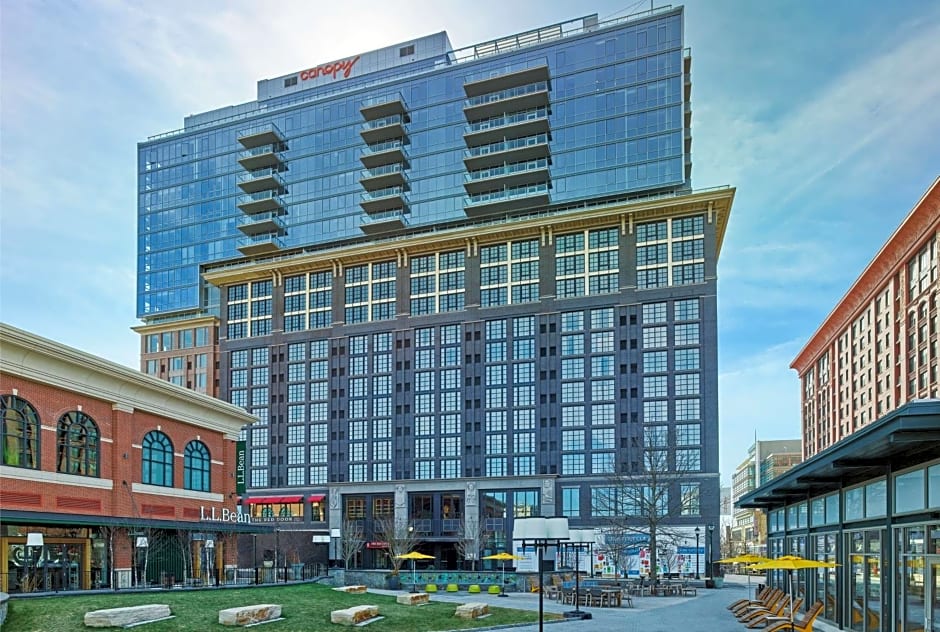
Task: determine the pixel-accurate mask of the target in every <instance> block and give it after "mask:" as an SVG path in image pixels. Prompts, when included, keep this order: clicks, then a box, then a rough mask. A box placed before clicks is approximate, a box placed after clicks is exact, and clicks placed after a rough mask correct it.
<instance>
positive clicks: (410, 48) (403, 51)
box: [398, 44, 415, 57]
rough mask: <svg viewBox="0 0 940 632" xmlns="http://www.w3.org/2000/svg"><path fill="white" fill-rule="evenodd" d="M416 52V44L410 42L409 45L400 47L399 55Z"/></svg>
mask: <svg viewBox="0 0 940 632" xmlns="http://www.w3.org/2000/svg"><path fill="white" fill-rule="evenodd" d="M414 54H415V45H414V44H408V46H402V47H401V48H399V49H398V56H399V57H407V56H408V55H414Z"/></svg>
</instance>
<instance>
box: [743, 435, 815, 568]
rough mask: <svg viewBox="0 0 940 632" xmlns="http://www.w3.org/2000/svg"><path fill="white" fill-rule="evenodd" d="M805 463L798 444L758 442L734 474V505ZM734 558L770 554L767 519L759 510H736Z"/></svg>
mask: <svg viewBox="0 0 940 632" xmlns="http://www.w3.org/2000/svg"><path fill="white" fill-rule="evenodd" d="M802 460H803V446H802V443H801V442H800V441H799V440H797V439H794V440H775V441H755V442H754V443H753V444H751V447H749V448H748V450H747V459H745V460H744V462H742V463H741V464H740V465H739V466H738V467H737V469H735V471H734V476H733V477H732V490H733V491H732V494H733V499H734V501H733V502H734V503H737V501H738V500H740V499H741V497H742V496H744V495H745V494H748V493H750V492H752V491H754V490H755V489H757V488H758V487H760V486H761V485H763V484H765V483H768V482H770V481H771V480H773V479H774V478H776V477H777V476H779V475H781V474H783V473H784V472H786V471H787V470H789V469H790V468H791V467H793V466H794V465H796V464H797V463H799V462H800V461H802ZM730 540H731V544H730V548H731V551H732V555H737V554H740V553H753V554H756V555H766V553H767V517H766V516H765V515H764V514H763V512H761V511H760V510H755V509H735V510H734V512H733V519H732V523H731V538H730Z"/></svg>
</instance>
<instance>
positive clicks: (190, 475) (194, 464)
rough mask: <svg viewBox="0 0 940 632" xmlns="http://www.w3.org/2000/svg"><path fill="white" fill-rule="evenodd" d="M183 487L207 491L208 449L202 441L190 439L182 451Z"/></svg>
mask: <svg viewBox="0 0 940 632" xmlns="http://www.w3.org/2000/svg"><path fill="white" fill-rule="evenodd" d="M183 487H185V488H186V489H192V490H194V491H197V492H207V491H209V449H208V448H206V444H204V443H203V442H202V441H190V442H189V443H187V444H186V450H185V451H184V452H183Z"/></svg>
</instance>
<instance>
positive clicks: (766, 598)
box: [730, 588, 786, 617]
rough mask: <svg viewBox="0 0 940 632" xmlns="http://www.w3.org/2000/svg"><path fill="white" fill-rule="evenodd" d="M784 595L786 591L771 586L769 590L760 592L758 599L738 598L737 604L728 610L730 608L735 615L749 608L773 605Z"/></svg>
mask: <svg viewBox="0 0 940 632" xmlns="http://www.w3.org/2000/svg"><path fill="white" fill-rule="evenodd" d="M785 596H786V593H785V592H783V590H782V589H780V588H771V589H769V590H765V591H764V592H762V593H761V596H760V598H759V599H754V600H751V599H740V600H738V601H736V602H735V603H736V604H737V605H736V606H735V607H734V608H731V609H730V610H731V613H732V614H733V615H734V616H736V617H737V616H740V615H741V614H743V613H745V612H747V611H748V610H749V609H751V608H768V607H770V606H772V605H774V604H775V603H777V601H779V600H780V599H783V597H785Z"/></svg>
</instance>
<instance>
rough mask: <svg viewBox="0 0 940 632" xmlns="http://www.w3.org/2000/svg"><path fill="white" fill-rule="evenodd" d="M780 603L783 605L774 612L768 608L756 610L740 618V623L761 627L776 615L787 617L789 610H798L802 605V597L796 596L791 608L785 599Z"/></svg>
mask: <svg viewBox="0 0 940 632" xmlns="http://www.w3.org/2000/svg"><path fill="white" fill-rule="evenodd" d="M781 603H783V607H782V608H780V611H779V612H776V613H774V612H771V611H770V610H765V611H757V612H754V613H752V614H751V615H750V616H749V617H748V618H747V619H746V620H745V619H741V623H743V624H744V625H746V626H747V627H749V628H763V627H764V626H766V625H768V624H769V623H771V622H772V619H774V618H776V617H789V616H790V615H789V613H790V612H791V611H792V612H794V613H796V611H797V610H799V609H800V608H801V607H802V606H803V598H802V597H799V598H797V600H796V601H794V602H793V607H792V608H788V607H787V606H786V603H787V600H786V599H784V600H783V601H782V602H781Z"/></svg>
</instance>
